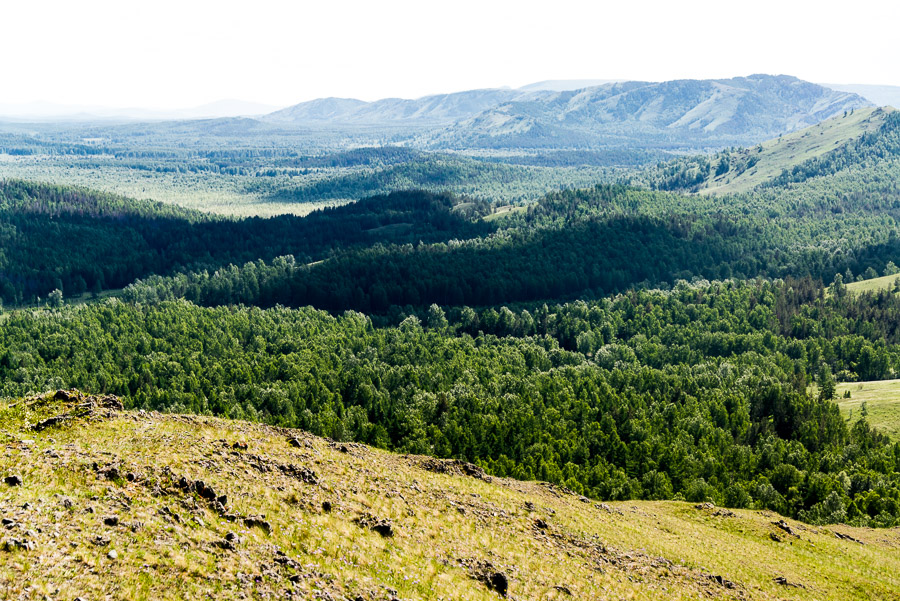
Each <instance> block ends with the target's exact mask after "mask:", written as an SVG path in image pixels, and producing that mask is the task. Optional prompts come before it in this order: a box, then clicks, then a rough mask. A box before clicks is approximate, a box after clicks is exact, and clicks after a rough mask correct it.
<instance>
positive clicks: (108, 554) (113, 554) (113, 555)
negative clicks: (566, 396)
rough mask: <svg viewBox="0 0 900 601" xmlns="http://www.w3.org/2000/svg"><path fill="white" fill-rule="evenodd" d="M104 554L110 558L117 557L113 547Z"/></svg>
mask: <svg viewBox="0 0 900 601" xmlns="http://www.w3.org/2000/svg"><path fill="white" fill-rule="evenodd" d="M106 556H107V557H109V558H110V559H118V558H119V554H118V553H116V550H115V549H113V550H112V551H110V552H109V553H107V554H106Z"/></svg>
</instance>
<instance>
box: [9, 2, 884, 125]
mask: <svg viewBox="0 0 900 601" xmlns="http://www.w3.org/2000/svg"><path fill="white" fill-rule="evenodd" d="M897 23H900V2H896V1H893V2H890V1H878V2H876V1H872V0H856V1H855V2H853V3H852V4H847V3H842V4H838V3H831V2H828V1H827V0H819V1H818V2H813V1H811V0H804V1H800V0H779V1H770V0H752V1H747V2H726V1H722V0H716V1H705V0H704V1H692V0H681V1H674V0H667V1H641V0H631V1H623V0H617V1H615V2H607V1H603V0H594V1H593V2H591V1H590V0H581V1H578V2H573V1H570V0H553V1H552V2H547V1H544V2H534V3H531V2H527V1H524V0H522V1H517V2H507V1H505V0H504V1H492V0H480V1H470V0H451V1H444V2H429V1H427V0H419V1H415V2H410V1H405V0H397V1H395V0H368V1H349V0H317V1H311V2H310V1H305V0H298V1H290V2H289V1H282V2H276V1H272V0H252V1H243V2H233V1H231V0H217V1H215V2H207V1H205V0H204V1H200V0H196V1H195V0H177V1H172V0H152V1H148V0H131V1H122V0H116V1H106V0H78V1H77V2H76V1H73V0H28V1H27V2H26V1H5V2H2V3H0V32H2V33H0V39H2V40H3V52H4V53H5V56H4V58H3V61H2V65H3V83H2V85H0V104H10V103H29V102H34V101H45V102H53V103H58V104H70V105H99V106H110V107H132V106H134V107H145V108H154V109H173V108H183V107H191V106H197V105H200V104H204V103H208V102H212V101H216V100H220V99H225V98H236V99H241V100H247V101H254V102H260V103H265V104H269V105H274V106H287V105H291V104H295V103H297V102H301V101H304V100H310V99H312V98H318V97H325V96H339V97H354V98H360V99H363V100H375V99H378V98H384V97H403V98H417V97H420V96H424V95H427V94H433V93H442V92H452V91H458V90H465V89H475V88H486V87H502V86H510V87H519V86H522V85H525V84H528V83H532V82H536V81H541V80H546V79H639V80H648V81H663V80H669V79H681V78H714V77H715V78H719V77H733V76H738V75H750V74H752V73H771V74H789V75H796V76H797V77H800V78H801V79H806V80H809V81H815V82H823V83H865V84H881V85H898V86H900V62H898V61H897V60H896V57H897V50H896V27H897Z"/></svg>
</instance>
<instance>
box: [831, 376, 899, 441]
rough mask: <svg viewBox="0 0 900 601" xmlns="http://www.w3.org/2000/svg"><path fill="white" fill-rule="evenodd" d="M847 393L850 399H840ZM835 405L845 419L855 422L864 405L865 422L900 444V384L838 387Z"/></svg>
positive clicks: (853, 383)
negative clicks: (848, 392)
mask: <svg viewBox="0 0 900 601" xmlns="http://www.w3.org/2000/svg"><path fill="white" fill-rule="evenodd" d="M847 390H849V391H850V398H849V399H845V398H843V396H844V392H845V391H847ZM837 403H838V407H840V409H841V414H842V415H843V416H844V418H845V419H848V420H850V421H856V420H857V419H859V418H860V417H861V415H862V404H863V403H865V404H866V411H867V413H868V415H867V416H866V421H868V422H869V424H870V425H872V426H874V427H875V428H878V430H880V431H881V432H883V433H885V434H887V435H888V436H890V437H891V438H892V439H893V440H900V380H881V381H874V382H844V383H841V384H838V385H837Z"/></svg>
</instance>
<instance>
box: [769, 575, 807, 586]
mask: <svg viewBox="0 0 900 601" xmlns="http://www.w3.org/2000/svg"><path fill="white" fill-rule="evenodd" d="M773 580H774V581H775V584H780V585H781V586H792V587H794V588H806V587H805V586H803V585H802V584H799V583H797V582H791V581H789V580H788V579H787V578H785V577H784V576H775V578H774V579H773Z"/></svg>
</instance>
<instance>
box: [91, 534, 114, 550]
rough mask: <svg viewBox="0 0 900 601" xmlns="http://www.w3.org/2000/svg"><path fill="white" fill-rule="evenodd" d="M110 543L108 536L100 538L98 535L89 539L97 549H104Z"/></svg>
mask: <svg viewBox="0 0 900 601" xmlns="http://www.w3.org/2000/svg"><path fill="white" fill-rule="evenodd" d="M109 543H110V540H109V537H108V536H100V535H99V534H98V535H97V536H95V537H94V538H92V539H91V544H92V545H96V546H98V547H105V546H106V545H108V544H109Z"/></svg>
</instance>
